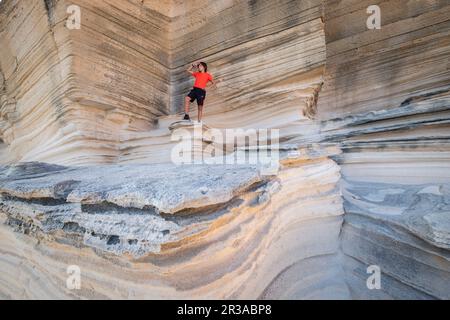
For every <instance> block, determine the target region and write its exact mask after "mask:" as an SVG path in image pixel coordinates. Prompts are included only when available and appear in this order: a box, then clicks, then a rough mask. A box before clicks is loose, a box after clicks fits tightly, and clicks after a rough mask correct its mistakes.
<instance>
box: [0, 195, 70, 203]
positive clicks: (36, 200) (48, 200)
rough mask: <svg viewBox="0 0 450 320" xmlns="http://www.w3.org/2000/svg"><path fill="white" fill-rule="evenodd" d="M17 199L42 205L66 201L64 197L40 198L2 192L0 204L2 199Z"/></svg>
mask: <svg viewBox="0 0 450 320" xmlns="http://www.w3.org/2000/svg"><path fill="white" fill-rule="evenodd" d="M1 200H4V201H18V202H23V203H29V204H39V205H43V206H59V205H62V204H67V202H66V201H65V200H64V199H55V198H48V197H42V198H20V197H16V196H12V195H10V194H7V193H2V194H1V197H0V204H2V201H1Z"/></svg>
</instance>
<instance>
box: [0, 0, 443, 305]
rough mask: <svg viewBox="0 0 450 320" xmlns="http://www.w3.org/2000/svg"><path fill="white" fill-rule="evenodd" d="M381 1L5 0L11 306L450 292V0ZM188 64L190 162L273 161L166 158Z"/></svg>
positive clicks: (0, 114) (0, 159)
mask: <svg viewBox="0 0 450 320" xmlns="http://www.w3.org/2000/svg"><path fill="white" fill-rule="evenodd" d="M371 4H372V3H371V2H369V1H353V0H351V1H319V0H308V1H297V0H295V1H293V0H277V1H269V0H226V1H212V0H195V1H181V0H163V1H151V0H144V1H134V0H130V1H121V0H104V1H94V2H93V1H85V0H74V1H70V2H69V1H66V0H55V1H35V2H33V5H30V4H29V3H28V2H27V1H25V0H9V1H3V2H2V3H1V4H0V138H1V141H0V142H1V144H0V163H2V164H3V165H2V166H1V168H0V221H1V222H2V224H1V226H0V238H1V241H0V243H1V245H0V252H1V255H0V256H1V258H0V270H1V271H2V273H1V274H2V276H0V281H1V283H2V286H1V289H0V297H2V298H161V299H167V298H191V299H192V298H194V299H195V298H247V299H248V298H250V299H251V298H262V299H273V298H289V299H297V298H302V299H308V298H309V299H315V298H331V299H365V298H369V299H379V298H414V299H433V298H441V299H448V298H449V297H450V291H449V288H450V283H449V281H450V280H449V279H450V251H449V249H450V247H449V246H450V226H449V221H450V216H449V212H450V207H449V204H450V176H449V172H450V170H449V169H450V168H449V163H450V161H449V160H450V159H449V155H450V150H449V143H448V141H449V134H448V133H449V132H450V131H449V129H450V128H449V124H448V123H449V119H450V117H449V116H450V111H449V103H450V99H449V98H450V94H449V89H450V85H449V84H450V72H449V71H448V57H449V52H450V42H449V37H448V33H449V30H450V24H449V23H450V20H449V17H450V14H449V13H450V5H449V4H448V1H437V0H436V1H415V2H414V1H413V2H411V1H403V0H390V1H379V3H378V5H379V7H380V9H381V17H382V20H381V21H382V24H381V29H380V30H368V29H367V26H366V19H367V18H368V16H369V15H368V14H367V12H366V9H367V7H368V6H369V5H371ZM69 5H76V6H78V8H80V10H81V11H80V12H81V28H80V29H71V28H69V27H67V25H66V20H67V16H68V15H69V14H70V13H68V11H67V10H68V7H69ZM69 11H70V10H69ZM70 12H73V11H70ZM195 60H203V61H206V62H207V63H208V68H209V70H208V71H210V72H211V73H212V74H213V75H214V77H215V78H216V79H220V80H221V82H220V83H219V84H218V85H217V89H213V88H208V89H207V91H208V92H207V98H206V108H205V119H204V120H205V122H206V123H207V125H208V126H207V127H206V126H203V127H202V128H201V129H200V137H197V136H195V130H196V129H191V128H188V129H186V130H185V131H184V132H188V133H189V134H193V136H194V143H197V144H196V145H195V146H194V149H195V150H194V151H193V154H194V155H195V156H202V155H203V156H204V158H203V159H210V158H209V157H210V156H211V155H210V154H207V151H206V150H216V151H217V150H221V151H222V150H223V151H224V153H225V155H226V156H227V159H230V158H233V157H235V156H238V155H239V154H244V155H246V157H248V159H250V158H251V157H252V156H253V155H255V153H257V154H258V155H259V154H260V153H261V151H262V149H264V147H267V146H265V143H267V141H261V140H262V138H261V137H258V139H259V140H258V139H256V140H255V141H250V143H249V145H246V146H245V147H241V146H238V145H237V141H238V140H239V139H240V138H243V139H244V140H245V136H246V133H248V132H251V130H252V129H272V128H274V129H279V137H280V139H279V144H272V143H271V144H270V145H269V146H268V148H269V149H271V154H274V153H276V154H277V155H278V156H279V159H278V160H277V163H278V162H279V170H278V171H275V172H272V173H271V174H269V175H268V174H267V173H264V171H262V170H261V169H263V168H261V167H259V166H258V165H253V164H246V165H238V164H227V165H225V164H219V165H217V164H216V165H209V164H206V163H204V162H205V161H204V162H203V163H202V164H196V165H182V166H176V165H175V164H173V158H172V157H173V150H174V147H176V146H177V145H178V141H174V140H173V138H174V133H175V130H174V127H173V126H171V123H173V122H174V121H175V120H179V118H180V116H179V114H178V113H179V112H180V111H181V110H182V106H183V99H184V96H185V95H186V93H187V90H188V89H189V88H190V87H191V86H192V83H193V79H192V78H191V77H190V76H189V74H187V73H186V71H185V69H186V67H187V66H188V65H189V64H190V63H191V62H193V61H195ZM226 128H239V129H241V131H240V133H239V134H237V140H236V141H234V140H233V141H227V140H225V141H220V140H216V139H213V138H211V137H210V135H212V133H214V132H215V133H220V134H223V135H225V133H226V131H225V129H226ZM202 134H203V135H202ZM249 140H250V139H249ZM261 142H265V143H261ZM216 155H217V154H216ZM71 265H76V266H78V267H79V268H80V269H81V277H82V278H81V281H82V286H81V289H80V290H70V289H69V288H68V287H67V286H66V280H67V279H66V278H67V268H68V267H69V266H71ZM369 266H376V267H379V268H380V270H381V289H379V290H369V288H368V287H367V282H366V280H367V277H368V276H369V275H368V274H367V268H368V267H369Z"/></svg>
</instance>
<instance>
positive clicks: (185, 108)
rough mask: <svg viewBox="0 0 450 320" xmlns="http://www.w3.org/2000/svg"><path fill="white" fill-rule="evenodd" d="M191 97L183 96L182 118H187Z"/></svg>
mask: <svg viewBox="0 0 450 320" xmlns="http://www.w3.org/2000/svg"><path fill="white" fill-rule="evenodd" d="M190 104H191V99H190V98H189V97H186V98H184V118H183V120H189V106H190Z"/></svg>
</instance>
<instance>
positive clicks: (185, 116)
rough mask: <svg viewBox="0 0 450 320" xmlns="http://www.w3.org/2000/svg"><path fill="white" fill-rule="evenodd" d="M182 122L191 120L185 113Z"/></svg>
mask: <svg viewBox="0 0 450 320" xmlns="http://www.w3.org/2000/svg"><path fill="white" fill-rule="evenodd" d="M183 120H191V118H189V115H188V114H187V113H186V114H185V115H184V118H183Z"/></svg>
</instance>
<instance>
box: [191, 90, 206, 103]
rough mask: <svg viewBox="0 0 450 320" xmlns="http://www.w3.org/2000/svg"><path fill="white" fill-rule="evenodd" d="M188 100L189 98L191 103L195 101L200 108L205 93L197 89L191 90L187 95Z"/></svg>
mask: <svg viewBox="0 0 450 320" xmlns="http://www.w3.org/2000/svg"><path fill="white" fill-rule="evenodd" d="M187 96H188V97H189V98H191V102H194V100H197V105H199V106H202V105H203V101H204V100H205V97H206V91H205V90H203V89H200V88H197V87H194V88H192V90H191V91H190V92H189V94H188V95H187Z"/></svg>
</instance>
